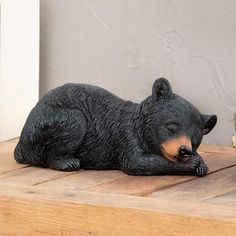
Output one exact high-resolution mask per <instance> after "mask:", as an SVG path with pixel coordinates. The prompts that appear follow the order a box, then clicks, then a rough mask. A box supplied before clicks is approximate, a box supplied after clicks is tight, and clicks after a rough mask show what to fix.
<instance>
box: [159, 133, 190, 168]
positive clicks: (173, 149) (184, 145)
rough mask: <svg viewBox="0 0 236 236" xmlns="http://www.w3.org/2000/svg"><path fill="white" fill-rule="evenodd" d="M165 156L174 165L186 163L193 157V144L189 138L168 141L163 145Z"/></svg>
mask: <svg viewBox="0 0 236 236" xmlns="http://www.w3.org/2000/svg"><path fill="white" fill-rule="evenodd" d="M161 151H162V153H163V155H164V156H165V157H166V158H167V159H169V160H170V161H172V162H174V163H178V162H185V161H187V160H188V159H189V158H190V156H191V155H192V143H191V140H190V139H189V138H188V137H187V136H184V135H182V136H179V137H175V138H172V139H169V140H166V141H165V142H164V143H162V145H161Z"/></svg>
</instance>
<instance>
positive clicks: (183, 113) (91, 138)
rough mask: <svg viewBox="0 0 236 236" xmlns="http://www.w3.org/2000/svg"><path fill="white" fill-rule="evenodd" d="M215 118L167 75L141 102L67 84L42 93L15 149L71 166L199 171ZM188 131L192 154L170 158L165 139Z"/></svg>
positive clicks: (19, 156)
mask: <svg viewBox="0 0 236 236" xmlns="http://www.w3.org/2000/svg"><path fill="white" fill-rule="evenodd" d="M215 124H216V116H206V115H202V114H200V112H199V111H198V110H197V109H196V108H195V107H194V106H192V105H191V104H190V103H188V102H187V101H186V100H184V99H183V98H181V97H180V96H178V95H176V94H174V93H172V90H171V87H170V84H169V82H168V81H167V80H166V79H158V80H156V81H155V83H154V84H153V89H152V95H151V96H149V97H147V98H146V99H145V100H144V101H143V102H141V103H140V104H137V103H133V102H130V101H125V100H123V99H121V98H119V97H117V96H115V95H113V94H112V93H110V92H108V91H106V90H105V89H102V88H99V87H96V86H91V85H85V84H65V85H63V86H61V87H58V88H56V89H54V90H52V91H51V92H49V93H48V94H46V95H45V96H44V98H43V99H41V100H40V101H39V102H38V103H37V105H36V106H35V107H34V109H33V110H32V111H31V113H30V114H29V116H28V119H27V121H26V123H25V125H24V128H23V130H22V133H21V136H20V140H19V143H18V144H17V147H16V149H15V153H14V155H15V159H16V161H17V162H19V163H27V164H31V165H35V166H41V167H48V168H52V169H57V170H64V171H72V170H78V169H80V168H84V169H119V170H122V171H124V172H125V173H127V174H133V175H162V174H180V175H183V174H184V175H199V176H203V175H206V174H207V171H208V168H207V166H206V165H205V163H204V161H203V160H202V158H201V157H200V155H199V154H198V153H197V148H198V146H199V145H200V143H201V140H202V137H203V135H204V134H207V133H209V132H210V131H211V130H212V128H213V127H214V126H215ZM179 134H184V135H187V136H188V137H189V138H190V139H191V142H192V155H191V157H190V159H189V160H188V161H186V162H183V163H177V164H176V163H173V162H171V161H170V160H168V159H167V158H165V157H164V156H163V154H162V151H161V145H162V143H163V142H164V141H165V140H168V139H170V138H172V137H175V136H178V135H179Z"/></svg>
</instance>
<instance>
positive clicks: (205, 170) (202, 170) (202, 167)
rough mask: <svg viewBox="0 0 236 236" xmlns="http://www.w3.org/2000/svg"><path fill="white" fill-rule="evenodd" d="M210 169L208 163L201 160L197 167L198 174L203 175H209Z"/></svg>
mask: <svg viewBox="0 0 236 236" xmlns="http://www.w3.org/2000/svg"><path fill="white" fill-rule="evenodd" d="M208 171H209V169H208V167H207V165H206V164H205V163H204V162H203V161H200V164H199V166H198V167H197V169H196V175H197V176H200V177H202V176H205V175H207V173H208Z"/></svg>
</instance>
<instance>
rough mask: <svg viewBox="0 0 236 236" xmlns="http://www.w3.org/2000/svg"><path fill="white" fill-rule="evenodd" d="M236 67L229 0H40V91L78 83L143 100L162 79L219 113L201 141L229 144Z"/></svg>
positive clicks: (235, 13)
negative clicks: (211, 127)
mask: <svg viewBox="0 0 236 236" xmlns="http://www.w3.org/2000/svg"><path fill="white" fill-rule="evenodd" d="M235 69H236V1H234V0H224V1H221V0H205V1H199V0H178V1H177V0H170V1H166V0H140V1H137V0H126V1H120V0H113V1H112V0H66V1H64V0H50V1H48V0H41V67H40V73H41V76H40V77H41V85H40V89H41V96H42V95H43V94H45V93H46V92H47V91H49V90H50V89H52V88H54V87H56V86H58V85H61V84H63V83H65V82H79V83H91V84H97V85H99V86H102V87H105V88H107V89H109V90H111V91H112V92H114V93H116V94H118V95H119V96H121V97H123V98H126V99H130V100H133V101H141V100H142V99H144V98H145V97H146V96H147V95H149V94H150V92H151V86H152V83H153V81H154V80H155V79H156V78H157V77H166V78H168V79H169V80H170V81H171V83H172V85H173V88H174V91H175V92H176V93H179V94H180V95H182V96H183V97H185V98H187V99H188V100H189V101H191V102H192V103H193V104H195V105H196V106H197V107H198V108H199V109H200V110H201V111H202V112H205V113H216V114H217V115H218V118H219V122H218V124H217V127H216V129H215V130H214V132H212V133H211V134H210V135H208V136H207V138H206V139H205V140H204V141H205V142H211V143H219V144H227V145H230V143H231V136H232V135H233V132H234V126H233V112H234V111H235V108H236V92H235V90H236V73H235Z"/></svg>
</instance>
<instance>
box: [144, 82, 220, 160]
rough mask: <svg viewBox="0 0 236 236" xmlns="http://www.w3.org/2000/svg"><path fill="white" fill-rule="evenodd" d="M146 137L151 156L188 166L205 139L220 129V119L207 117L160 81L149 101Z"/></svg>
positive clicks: (155, 84)
mask: <svg viewBox="0 0 236 236" xmlns="http://www.w3.org/2000/svg"><path fill="white" fill-rule="evenodd" d="M144 104H146V106H145V111H144V113H143V118H144V129H143V133H144V137H145V140H146V141H147V142H146V143H147V145H148V149H149V151H150V152H151V153H154V154H158V155H163V156H165V157H166V158H168V159H169V160H171V161H172V162H175V163H177V162H184V161H186V160H188V159H189V158H190V156H191V155H194V154H195V153H196V151H197V148H198V147H199V145H200V143H201V141H202V138H203V135H206V134H208V133H209V132H210V131H211V130H212V129H213V128H214V126H215V125H216V122H217V116H216V115H203V114H201V113H200V112H199V111H198V109H197V108H195V107H194V106H193V105H192V104H190V103H189V102H188V101H186V100H185V99H184V98H182V97H180V96H178V95H176V94H174V93H173V92H172V89H171V86H170V83H169V82H168V80H166V79H164V78H160V79H157V80H156V81H155V82H154V84H153V88H152V95H151V96H150V97H148V98H147V99H146V100H145V101H144Z"/></svg>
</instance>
